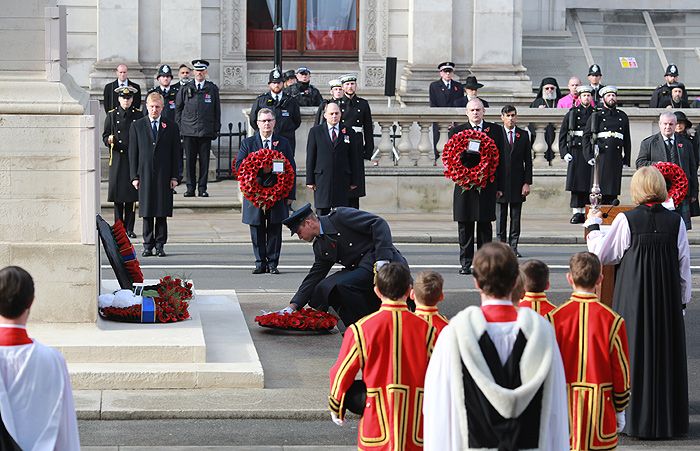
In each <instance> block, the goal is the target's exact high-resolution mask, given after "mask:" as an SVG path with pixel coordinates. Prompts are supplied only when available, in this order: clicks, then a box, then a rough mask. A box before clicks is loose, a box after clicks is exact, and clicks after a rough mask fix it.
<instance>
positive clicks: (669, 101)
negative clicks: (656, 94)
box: [659, 83, 690, 109]
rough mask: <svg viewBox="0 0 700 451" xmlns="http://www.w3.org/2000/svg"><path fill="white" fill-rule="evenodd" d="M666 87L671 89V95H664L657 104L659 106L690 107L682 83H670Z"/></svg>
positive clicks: (670, 107)
mask: <svg viewBox="0 0 700 451" xmlns="http://www.w3.org/2000/svg"><path fill="white" fill-rule="evenodd" d="M668 87H669V89H670V90H671V96H670V97H664V98H663V100H661V102H660V104H659V108H668V109H675V108H690V104H689V103H688V100H687V97H688V94H687V92H686V90H685V85H684V84H683V83H671V84H670V85H669V86H668Z"/></svg>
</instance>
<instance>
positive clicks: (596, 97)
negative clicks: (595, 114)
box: [588, 64, 605, 108]
mask: <svg viewBox="0 0 700 451" xmlns="http://www.w3.org/2000/svg"><path fill="white" fill-rule="evenodd" d="M601 78H603V72H602V71H601V70H600V66H599V65H597V64H591V67H589V68H588V84H589V85H590V86H591V88H593V92H592V93H591V94H592V96H593V107H595V108H598V107H600V106H602V103H603V99H602V96H601V95H600V93H599V92H600V90H601V89H602V88H604V87H605V85H602V84H600V80H601Z"/></svg>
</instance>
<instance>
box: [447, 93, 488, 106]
mask: <svg viewBox="0 0 700 451" xmlns="http://www.w3.org/2000/svg"><path fill="white" fill-rule="evenodd" d="M476 98H477V99H479V100H481V103H483V104H484V108H488V107H489V103H488V102H487V101H486V100H484V99H482V98H481V97H479V96H477V97H476ZM467 103H469V98H468V97H467V96H464V97H462V98H459V99H457V100H455V101H454V102H452V105H451V106H454V107H457V108H466V107H467Z"/></svg>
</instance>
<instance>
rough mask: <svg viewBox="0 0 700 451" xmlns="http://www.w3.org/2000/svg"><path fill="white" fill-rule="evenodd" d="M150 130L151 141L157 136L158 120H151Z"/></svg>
mask: <svg viewBox="0 0 700 451" xmlns="http://www.w3.org/2000/svg"><path fill="white" fill-rule="evenodd" d="M151 131H152V132H153V141H155V140H156V139H157V138H158V121H152V122H151Z"/></svg>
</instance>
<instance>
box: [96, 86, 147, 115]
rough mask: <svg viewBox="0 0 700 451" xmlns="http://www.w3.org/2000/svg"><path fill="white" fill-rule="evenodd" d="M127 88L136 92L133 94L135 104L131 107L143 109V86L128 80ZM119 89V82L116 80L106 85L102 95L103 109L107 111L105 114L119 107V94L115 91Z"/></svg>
mask: <svg viewBox="0 0 700 451" xmlns="http://www.w3.org/2000/svg"><path fill="white" fill-rule="evenodd" d="M127 86H130V87H132V88H134V89H135V90H136V91H135V92H134V93H133V97H134V102H133V103H132V104H131V106H133V107H134V108H141V86H139V84H138V83H134V82H133V81H131V80H127ZM119 87H120V86H119V80H114V81H113V82H111V83H107V84H106V85H105V89H104V92H103V93H102V107H103V108H104V109H105V113H107V112H109V111H110V110H113V109H115V108H116V107H118V106H119V99H118V97H119V94H117V93H116V91H115V90H116V89H117V88H119Z"/></svg>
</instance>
